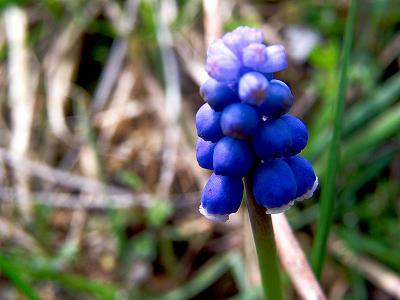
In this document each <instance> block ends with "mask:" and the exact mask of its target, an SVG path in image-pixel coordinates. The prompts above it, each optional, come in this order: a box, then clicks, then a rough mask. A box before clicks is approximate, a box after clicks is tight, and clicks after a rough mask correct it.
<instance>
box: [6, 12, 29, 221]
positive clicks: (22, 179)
mask: <svg viewBox="0 0 400 300" xmlns="http://www.w3.org/2000/svg"><path fill="white" fill-rule="evenodd" d="M4 16H5V27H6V35H7V40H8V44H9V61H8V76H9V105H10V108H11V121H12V138H11V144H10V151H11V152H12V153H14V155H16V156H19V157H24V156H26V155H27V154H28V149H29V143H30V138H31V127H32V121H33V109H34V103H35V98H34V93H35V77H37V76H35V73H34V72H33V70H31V68H30V62H29V49H28V48H27V45H26V39H27V30H28V28H27V26H28V24H27V23H28V17H27V14H26V12H25V11H24V10H23V9H21V8H19V7H10V8H9V9H7V10H6V11H5V14H4ZM32 75H33V76H32ZM15 179H16V199H17V201H18V204H19V209H20V212H21V214H22V216H23V217H24V218H25V220H29V219H30V215H31V204H30V193H29V177H28V176H27V175H26V173H25V172H23V171H22V172H18V173H16V174H15Z"/></svg>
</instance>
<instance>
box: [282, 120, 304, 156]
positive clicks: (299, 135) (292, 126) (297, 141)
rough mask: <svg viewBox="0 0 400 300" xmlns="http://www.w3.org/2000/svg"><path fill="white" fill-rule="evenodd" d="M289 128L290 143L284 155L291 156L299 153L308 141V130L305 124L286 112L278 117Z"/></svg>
mask: <svg viewBox="0 0 400 300" xmlns="http://www.w3.org/2000/svg"><path fill="white" fill-rule="evenodd" d="M280 119H281V120H282V121H284V122H285V124H286V125H287V127H288V128H289V131H290V135H291V140H292V143H291V145H290V147H289V148H287V149H286V151H285V153H284V154H285V156H293V155H296V154H298V153H300V152H301V151H302V150H303V149H304V148H305V146H307V142H308V131H307V127H306V125H304V123H303V122H302V121H301V120H300V119H298V118H296V117H295V116H292V115H290V114H286V115H283V116H281V117H280Z"/></svg>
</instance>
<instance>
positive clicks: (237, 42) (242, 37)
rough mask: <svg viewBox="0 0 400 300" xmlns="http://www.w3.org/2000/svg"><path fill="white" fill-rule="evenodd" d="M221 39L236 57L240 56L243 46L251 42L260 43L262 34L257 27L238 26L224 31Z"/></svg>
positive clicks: (262, 37) (262, 39)
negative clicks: (226, 31)
mask: <svg viewBox="0 0 400 300" xmlns="http://www.w3.org/2000/svg"><path fill="white" fill-rule="evenodd" d="M222 40H223V42H224V44H225V45H226V46H227V47H228V48H229V49H231V50H232V52H233V53H235V54H236V56H237V57H238V58H241V57H242V51H243V48H245V47H247V46H248V45H250V44H252V43H262V42H263V41H264V34H263V32H262V31H261V30H259V29H256V28H251V27H248V26H240V27H238V28H236V29H235V30H233V31H231V32H228V33H226V34H225V35H224V36H223V37H222Z"/></svg>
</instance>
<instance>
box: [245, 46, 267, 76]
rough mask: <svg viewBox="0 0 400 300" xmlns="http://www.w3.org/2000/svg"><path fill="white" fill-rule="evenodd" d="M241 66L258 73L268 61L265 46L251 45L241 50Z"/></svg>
mask: <svg viewBox="0 0 400 300" xmlns="http://www.w3.org/2000/svg"><path fill="white" fill-rule="evenodd" d="M242 60H243V64H244V65H245V66H246V67H249V68H253V69H254V70H257V71H259V70H260V67H262V66H264V65H265V64H266V63H267V61H268V54H267V46H266V45H264V44H261V43H253V44H250V45H248V46H247V47H246V48H244V49H243V56H242Z"/></svg>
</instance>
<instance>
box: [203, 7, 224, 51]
mask: <svg viewBox="0 0 400 300" xmlns="http://www.w3.org/2000/svg"><path fill="white" fill-rule="evenodd" d="M203 11H204V19H203V24H204V29H205V43H206V45H209V44H210V43H211V42H212V41H214V40H215V39H216V38H217V37H220V36H221V35H222V19H221V17H220V16H219V12H220V1H219V0H203Z"/></svg>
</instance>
